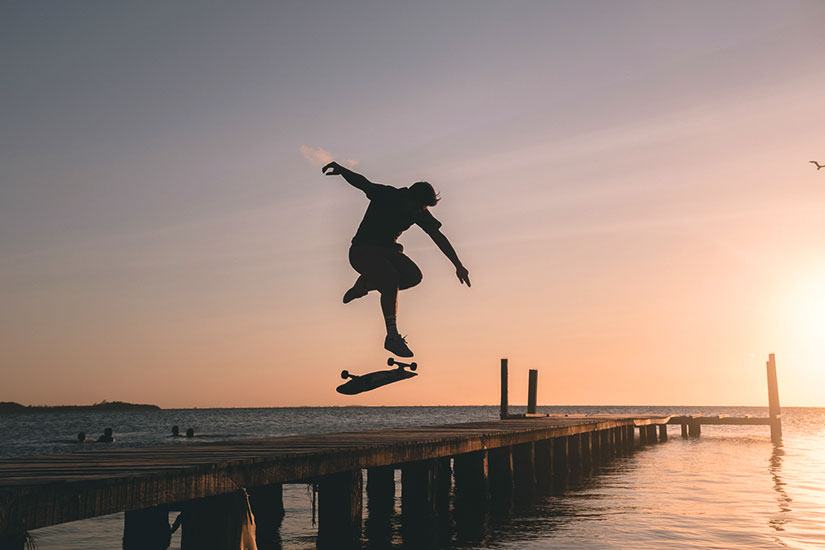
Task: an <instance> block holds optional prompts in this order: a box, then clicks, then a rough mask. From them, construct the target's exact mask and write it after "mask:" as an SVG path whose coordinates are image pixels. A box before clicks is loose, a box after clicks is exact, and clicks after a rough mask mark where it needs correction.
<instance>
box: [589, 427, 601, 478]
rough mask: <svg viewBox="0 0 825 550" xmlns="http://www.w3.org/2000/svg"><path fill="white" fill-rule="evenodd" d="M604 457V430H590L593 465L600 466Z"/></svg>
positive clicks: (591, 460)
mask: <svg viewBox="0 0 825 550" xmlns="http://www.w3.org/2000/svg"><path fill="white" fill-rule="evenodd" d="M601 458H602V432H601V431H595V432H590V462H591V465H592V467H593V468H594V469H595V468H598V466H599V462H601Z"/></svg>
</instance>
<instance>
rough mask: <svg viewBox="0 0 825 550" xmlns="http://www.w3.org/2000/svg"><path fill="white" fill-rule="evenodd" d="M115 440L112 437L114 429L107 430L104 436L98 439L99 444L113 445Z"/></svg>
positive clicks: (104, 431)
mask: <svg viewBox="0 0 825 550" xmlns="http://www.w3.org/2000/svg"><path fill="white" fill-rule="evenodd" d="M114 440H115V438H114V436H113V435H112V428H106V429H105V430H103V435H101V436H100V437H98V438H97V442H98V443H112V442H114Z"/></svg>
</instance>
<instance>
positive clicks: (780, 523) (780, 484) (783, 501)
mask: <svg viewBox="0 0 825 550" xmlns="http://www.w3.org/2000/svg"><path fill="white" fill-rule="evenodd" d="M784 456H785V448H784V447H783V446H782V443H781V442H780V443H775V444H774V446H773V452H771V459H770V467H769V470H770V473H771V479H773V490H774V491H775V492H776V502H777V505H778V506H779V514H778V515H777V516H775V517H773V518H771V519H770V520H768V525H769V526H770V527H771V528H772V529H774V530H775V531H784V530H785V524H786V523H788V517H787V514H789V513H790V512H791V502H793V499H792V498H791V497H790V496H788V493H787V492H786V491H785V485H786V484H785V482H784V481H783V480H782V460H783V457H784Z"/></svg>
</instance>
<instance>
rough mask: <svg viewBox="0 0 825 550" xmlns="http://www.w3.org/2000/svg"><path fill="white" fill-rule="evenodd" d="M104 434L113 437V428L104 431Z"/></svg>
mask: <svg viewBox="0 0 825 550" xmlns="http://www.w3.org/2000/svg"><path fill="white" fill-rule="evenodd" d="M103 433H105V434H106V435H112V428H106V429H105V430H103Z"/></svg>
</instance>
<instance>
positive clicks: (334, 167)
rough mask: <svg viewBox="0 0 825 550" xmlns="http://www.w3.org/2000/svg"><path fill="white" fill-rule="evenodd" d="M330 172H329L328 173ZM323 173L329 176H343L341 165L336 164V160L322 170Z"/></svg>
mask: <svg viewBox="0 0 825 550" xmlns="http://www.w3.org/2000/svg"><path fill="white" fill-rule="evenodd" d="M327 170H329V172H327ZM321 172H323V173H324V174H325V175H327V176H338V175H340V174H341V165H340V164H338V163H337V162H335V161H334V160H333V161H332V162H330V163H329V164H327V165H326V166H324V167H323V168H321Z"/></svg>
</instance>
